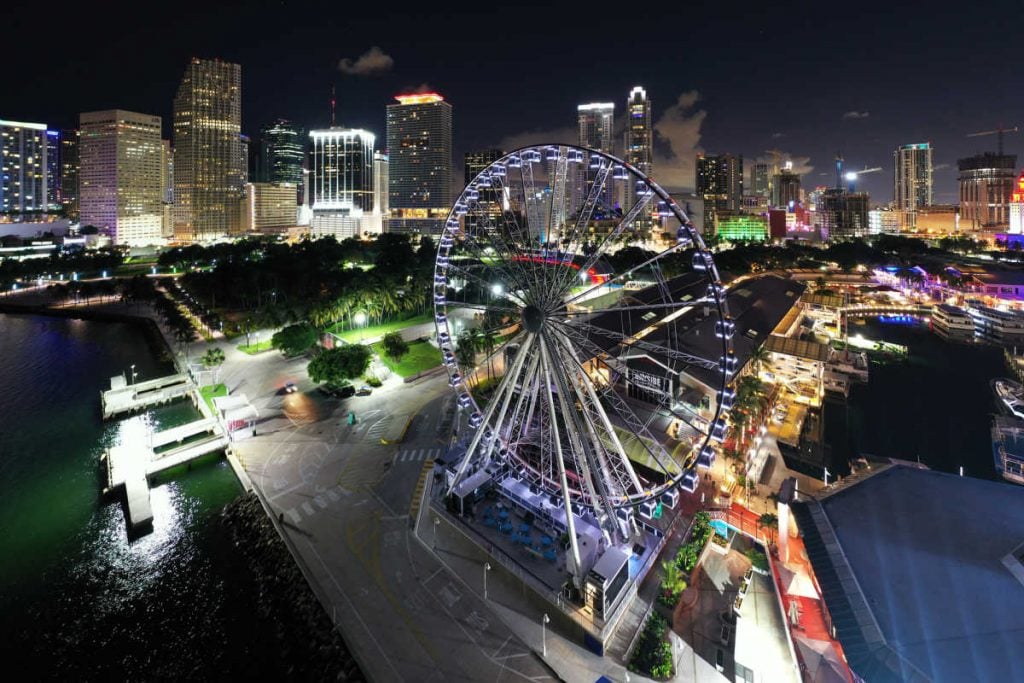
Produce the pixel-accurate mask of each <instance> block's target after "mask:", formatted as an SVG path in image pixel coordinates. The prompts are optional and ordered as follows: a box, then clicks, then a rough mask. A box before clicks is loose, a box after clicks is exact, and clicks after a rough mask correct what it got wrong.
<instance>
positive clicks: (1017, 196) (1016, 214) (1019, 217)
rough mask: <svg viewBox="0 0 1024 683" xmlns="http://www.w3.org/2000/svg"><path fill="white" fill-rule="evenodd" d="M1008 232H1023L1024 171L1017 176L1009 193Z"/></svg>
mask: <svg viewBox="0 0 1024 683" xmlns="http://www.w3.org/2000/svg"><path fill="white" fill-rule="evenodd" d="M1010 233H1011V234H1013V235H1021V234H1024V173H1021V174H1020V175H1019V176H1017V180H1016V182H1015V183H1014V185H1013V192H1011V193H1010Z"/></svg>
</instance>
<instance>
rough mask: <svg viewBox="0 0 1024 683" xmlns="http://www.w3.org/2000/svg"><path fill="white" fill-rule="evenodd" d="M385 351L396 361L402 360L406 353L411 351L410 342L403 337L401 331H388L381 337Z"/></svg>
mask: <svg viewBox="0 0 1024 683" xmlns="http://www.w3.org/2000/svg"><path fill="white" fill-rule="evenodd" d="M381 345H382V346H383V347H384V353H385V354H386V355H387V357H388V358H390V359H391V360H393V361H395V362H396V363H397V362H399V361H400V360H402V357H403V356H405V354H407V353H409V342H407V341H405V339H403V338H402V334H401V333H400V332H388V333H387V334H385V335H384V337H383V338H382V339H381Z"/></svg>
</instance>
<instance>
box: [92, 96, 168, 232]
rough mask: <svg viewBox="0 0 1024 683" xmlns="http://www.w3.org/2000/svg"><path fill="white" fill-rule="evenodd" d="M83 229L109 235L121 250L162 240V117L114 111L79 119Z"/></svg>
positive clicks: (96, 112) (96, 113)
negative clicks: (93, 228) (92, 227)
mask: <svg viewBox="0 0 1024 683" xmlns="http://www.w3.org/2000/svg"><path fill="white" fill-rule="evenodd" d="M78 120H79V130H80V131H81V137H80V151H79V163H80V171H79V178H80V195H79V206H80V212H81V222H82V225H93V226H95V227H97V228H100V229H101V230H105V231H108V232H109V234H110V237H111V240H112V241H113V243H114V244H116V245H129V246H141V245H147V244H156V243H159V242H160V241H161V238H162V228H163V201H162V200H163V189H164V188H163V185H162V182H161V176H162V167H163V164H162V160H163V141H162V140H161V138H160V133H161V121H160V117H159V116H151V115H149V114H138V113H136V112H130V111H123V110H120V109H112V110H108V111H94V112H84V113H82V114H81V115H80V116H79V117H78Z"/></svg>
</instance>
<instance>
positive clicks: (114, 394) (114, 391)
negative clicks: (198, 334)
mask: <svg viewBox="0 0 1024 683" xmlns="http://www.w3.org/2000/svg"><path fill="white" fill-rule="evenodd" d="M194 386H195V385H194V384H193V383H192V380H191V379H189V377H188V376H187V375H181V374H179V375H169V376H167V377H160V378H157V379H150V380H146V381H144V382H135V383H132V384H129V383H128V382H127V381H126V380H125V378H124V377H122V376H120V375H117V376H115V377H111V378H110V389H108V390H107V391H103V392H101V393H100V405H101V406H102V407H103V419H104V420H109V419H110V418H112V417H114V416H116V415H120V414H122V413H131V412H135V411H136V410H143V409H145V408H149V407H150V406H155V405H160V404H162V403H167V402H169V401H173V400H174V399H177V398H182V397H184V396H188V394H189V392H190V391H192V389H193V388H194Z"/></svg>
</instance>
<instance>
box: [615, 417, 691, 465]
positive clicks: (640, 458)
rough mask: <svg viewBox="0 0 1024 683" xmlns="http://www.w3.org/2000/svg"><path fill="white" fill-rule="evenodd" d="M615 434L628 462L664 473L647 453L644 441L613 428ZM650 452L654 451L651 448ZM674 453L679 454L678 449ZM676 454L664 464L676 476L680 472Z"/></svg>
mask: <svg viewBox="0 0 1024 683" xmlns="http://www.w3.org/2000/svg"><path fill="white" fill-rule="evenodd" d="M615 434H616V436H618V437H619V443H621V444H622V450H624V451H626V456H627V457H629V459H630V460H632V461H633V462H638V463H640V464H641V465H645V466H647V467H650V468H651V469H652V470H655V471H657V472H663V471H664V467H662V466H661V465H660V464H658V461H657V460H655V459H654V458H653V457H651V454H650V453H649V452H648V447H645V446H644V443H645V441H646V440H641V438H640V437H639V436H637V435H636V434H631V433H630V432H628V431H626V430H625V429H622V428H621V427H615ZM684 445H685V444H680V446H684ZM651 450H654V449H653V448H652V449H651ZM676 451H677V453H678V452H679V448H678V447H677V448H676ZM677 453H673V454H672V455H673V462H671V463H666V466H668V467H669V468H670V469H671V471H672V473H673V474H678V473H679V472H680V471H681V468H680V467H679V463H678V461H677V460H676V459H675V456H676V455H677Z"/></svg>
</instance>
